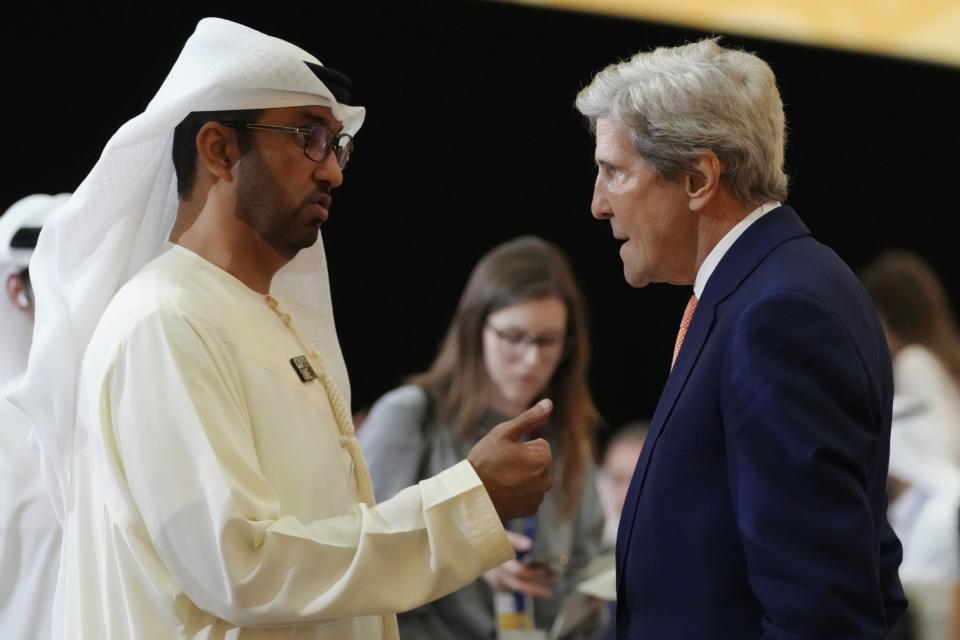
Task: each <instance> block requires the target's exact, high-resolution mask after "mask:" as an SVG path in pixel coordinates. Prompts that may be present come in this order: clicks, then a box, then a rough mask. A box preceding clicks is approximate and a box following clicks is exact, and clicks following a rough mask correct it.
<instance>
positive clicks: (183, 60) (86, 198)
mask: <svg viewBox="0 0 960 640" xmlns="http://www.w3.org/2000/svg"><path fill="white" fill-rule="evenodd" d="M307 62H310V63H312V64H314V65H320V62H319V60H317V59H316V58H315V57H313V56H312V55H310V54H309V53H307V52H305V51H303V50H302V49H300V48H299V47H296V46H294V45H292V44H290V43H288V42H284V41H283V40H279V39H277V38H272V37H270V36H267V35H264V34H262V33H259V32H257V31H254V30H253V29H249V28H247V27H244V26H242V25H239V24H235V23H232V22H228V21H226V20H220V19H217V18H206V19H204V20H201V21H200V23H199V24H198V25H197V29H196V31H195V32H194V34H193V35H192V36H191V37H190V39H189V40H187V43H186V44H185V45H184V48H183V51H182V52H181V53H180V57H179V58H178V59H177V61H176V63H175V64H174V66H173V69H171V71H170V74H169V75H168V76H167V78H166V80H165V81H164V83H163V86H161V87H160V90H159V91H158V92H157V95H156V96H155V97H154V98H153V100H152V101H151V102H150V104H149V105H148V106H147V109H146V111H144V112H143V113H142V114H140V115H139V116H137V117H136V118H134V119H133V120H130V121H129V122H127V123H126V124H124V125H123V126H122V127H120V129H119V130H118V131H117V133H116V134H114V136H113V137H112V138H111V139H110V141H109V142H108V143H107V146H106V148H105V149H104V151H103V154H102V155H101V156H100V160H99V161H98V162H97V164H96V166H94V168H93V170H92V171H91V172H90V174H89V175H88V176H87V178H86V179H85V180H84V181H83V183H82V184H81V185H80V187H79V188H78V189H77V191H76V193H75V194H74V195H73V197H72V198H70V200H69V201H68V202H67V203H66V204H65V205H64V206H63V207H62V208H61V209H60V210H59V211H58V212H57V213H56V215H54V216H53V218H51V220H50V221H49V222H48V223H47V225H46V226H45V227H44V229H43V231H42V233H41V234H40V240H39V243H38V245H37V249H36V253H35V255H34V258H33V262H32V263H31V278H32V280H33V284H34V291H35V292H36V303H37V308H36V329H35V334H34V335H35V338H34V344H33V350H32V352H31V354H30V363H29V367H28V369H27V375H26V381H25V383H24V384H23V385H22V386H21V387H20V389H19V390H18V391H17V392H15V393H14V395H13V401H14V403H15V404H17V405H18V406H20V407H21V408H22V409H23V411H24V413H26V414H27V415H28V416H29V417H30V420H31V422H32V425H33V428H34V430H35V431H36V433H37V435H38V436H39V440H40V443H41V450H42V457H43V472H44V478H45V480H46V483H47V486H48V489H49V490H50V493H51V497H52V499H53V503H54V509H55V510H56V512H57V516H58V517H59V518H60V519H61V522H63V521H64V516H65V514H66V512H67V511H69V509H70V504H69V496H70V481H71V479H70V475H71V465H72V455H73V436H74V428H75V418H76V416H75V405H76V391H77V382H78V374H79V370H80V361H81V358H82V356H83V352H84V350H85V349H86V346H87V343H88V342H89V340H90V337H91V335H92V333H93V330H94V328H95V327H96V325H97V323H98V321H99V320H100V317H101V315H102V314H103V311H104V309H105V308H106V306H107V304H108V303H109V302H110V300H111V299H112V298H113V296H114V294H115V293H116V292H117V290H118V289H120V287H121V286H122V285H123V284H124V283H126V282H127V281H128V280H129V279H130V278H131V277H133V276H134V275H135V274H136V273H137V272H138V271H139V270H140V269H141V268H142V267H143V266H144V265H145V264H146V263H147V262H149V261H150V260H152V259H153V258H154V257H156V256H157V255H159V254H160V253H161V252H162V250H163V248H164V243H165V242H166V240H167V237H168V235H169V232H170V229H171V227H172V225H173V221H174V218H175V216H176V211H177V205H178V200H177V193H176V177H175V174H174V168H173V161H172V159H171V152H172V144H173V130H174V128H175V127H176V125H177V124H179V123H180V122H181V121H182V120H183V119H184V117H186V116H187V115H188V114H189V113H191V112H194V111H221V110H240V109H264V108H278V107H292V106H302V105H321V106H326V107H329V108H330V109H331V110H332V112H333V115H334V116H335V117H336V118H337V119H338V120H340V122H342V123H343V130H344V131H346V132H347V133H350V134H355V133H356V132H357V130H358V129H359V128H360V125H361V124H362V123H363V118H364V114H365V111H364V109H363V108H362V107H353V106H348V105H345V104H341V103H339V102H337V100H336V98H335V97H334V94H333V93H332V92H331V91H330V90H329V89H328V88H327V87H326V86H325V85H324V83H323V82H321V81H320V79H319V78H318V77H317V75H316V74H315V73H314V71H313V70H311V69H310V67H308V66H307V64H306V63H307ZM272 293H273V295H275V296H276V297H278V298H280V299H281V300H282V301H283V303H284V305H285V306H286V307H288V308H291V311H292V314H293V316H294V317H295V318H298V320H299V323H300V325H301V326H302V327H303V329H304V332H305V333H306V334H307V337H308V338H309V339H310V340H311V341H312V342H313V344H314V345H315V346H316V347H317V350H318V351H319V353H320V355H321V357H322V358H323V359H324V362H325V364H326V366H327V369H328V370H329V372H330V374H331V375H332V376H333V378H334V380H335V381H336V382H337V384H338V385H339V386H340V388H341V389H342V390H343V392H344V394H346V395H347V398H346V400H347V402H349V385H348V381H347V372H346V367H345V365H344V363H343V356H342V354H341V352H340V346H339V342H338V340H337V335H336V330H335V328H334V324H333V310H332V308H331V302H330V285H329V281H328V279H327V268H326V257H325V254H324V250H323V243H322V242H317V243H316V244H315V245H314V246H313V247H311V248H310V249H307V250H304V251H301V252H300V254H299V255H298V256H297V257H296V258H295V259H294V260H292V261H291V262H290V263H289V264H288V265H287V266H285V267H284V268H283V269H281V270H280V271H279V272H278V273H277V275H276V276H275V277H274V279H273V287H272Z"/></svg>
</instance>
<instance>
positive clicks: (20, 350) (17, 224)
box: [0, 193, 70, 387]
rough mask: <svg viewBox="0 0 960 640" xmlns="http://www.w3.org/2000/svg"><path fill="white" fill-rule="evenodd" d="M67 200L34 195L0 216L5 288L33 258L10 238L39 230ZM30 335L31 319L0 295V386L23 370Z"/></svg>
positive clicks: (0, 263)
mask: <svg viewBox="0 0 960 640" xmlns="http://www.w3.org/2000/svg"><path fill="white" fill-rule="evenodd" d="M69 197H70V194H69V193H61V194H57V195H55V196H48V195H47V194H45V193H35V194H34V195H32V196H27V197H26V198H21V199H20V200H17V201H16V202H14V203H13V205H11V207H10V208H9V209H7V211H6V212H5V213H4V214H3V216H0V284H2V285H3V286H4V287H5V286H6V282H7V278H9V277H10V276H11V275H13V274H15V273H19V272H20V271H23V270H24V269H25V268H26V267H27V265H28V264H29V263H30V256H32V255H33V246H31V245H32V244H33V243H32V242H27V243H26V244H25V245H20V243H14V237H15V236H16V235H17V234H18V233H19V232H22V231H29V230H33V229H40V227H42V226H43V225H44V223H45V222H46V221H47V218H49V217H50V214H52V213H53V212H54V211H56V209H57V207H59V206H60V205H62V204H63V203H64V202H66V201H67V198H69ZM33 242H36V239H35V238H34V240H33ZM14 244H18V245H20V246H14ZM32 334H33V320H32V319H31V317H30V316H29V315H28V314H26V313H24V312H23V311H22V310H20V309H17V308H16V307H14V306H13V305H12V304H10V302H9V300H7V297H6V296H5V295H0V387H2V386H3V385H5V384H6V383H8V382H10V380H12V379H13V378H15V377H16V376H19V375H20V374H21V373H23V371H24V369H26V368H27V354H28V353H29V352H30V338H31V336H32Z"/></svg>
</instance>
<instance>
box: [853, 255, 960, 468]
mask: <svg viewBox="0 0 960 640" xmlns="http://www.w3.org/2000/svg"><path fill="white" fill-rule="evenodd" d="M862 279H863V282H864V285H865V286H866V287H867V291H869V292H870V297H871V298H873V301H874V304H875V305H876V306H877V310H878V312H879V313H880V319H881V321H882V322H883V326H884V330H885V331H886V334H887V342H888V344H889V345H890V353H891V355H892V357H893V379H894V388H895V389H896V393H897V395H898V396H902V397H906V398H912V399H913V400H914V401H917V402H919V403H920V404H921V405H922V406H924V407H925V411H927V412H928V413H929V414H930V420H929V422H930V425H931V428H930V429H929V431H928V432H927V434H926V436H925V437H927V438H930V439H931V442H930V443H929V446H930V447H931V448H935V449H942V450H943V451H945V452H947V453H948V455H949V457H950V458H951V459H952V460H953V461H954V462H955V463H956V464H960V332H958V330H957V321H956V317H955V316H954V312H953V308H952V307H951V303H950V299H949V297H948V296H947V292H946V289H945V288H944V286H943V284H942V283H941V282H940V278H939V277H937V274H936V273H935V272H934V270H933V268H931V266H930V265H929V264H927V263H926V262H925V261H924V260H923V259H922V258H920V257H919V256H918V255H916V254H914V253H911V252H908V251H889V252H885V253H883V254H881V255H880V256H879V257H877V259H876V260H874V261H873V262H871V263H870V264H868V265H867V266H866V267H865V268H864V269H863V272H862Z"/></svg>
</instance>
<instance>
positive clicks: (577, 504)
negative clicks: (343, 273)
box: [358, 237, 603, 640]
mask: <svg viewBox="0 0 960 640" xmlns="http://www.w3.org/2000/svg"><path fill="white" fill-rule="evenodd" d="M589 355H590V345H589V338H588V332H587V325H586V314H585V309H584V302H583V297H582V295H581V293H580V291H579V290H578V288H577V286H576V284H575V281H574V278H573V274H572V272H571V270H570V266H569V264H568V262H567V259H566V258H565V256H564V255H563V254H562V253H561V252H560V250H559V249H557V248H556V247H555V246H554V245H552V244H550V243H548V242H546V241H544V240H541V239H539V238H534V237H522V238H517V239H515V240H511V241H509V242H506V243H504V244H501V245H499V246H497V247H495V248H494V249H493V250H492V251H490V252H489V253H488V254H487V255H485V256H484V257H483V258H482V259H481V260H480V262H479V263H478V264H477V265H476V267H475V268H474V270H473V273H472V274H471V276H470V279H469V281H468V283H467V286H466V289H465V291H464V293H463V295H462V297H461V299H460V302H459V305H458V307H457V310H456V314H455V316H454V318H453V321H452V323H451V325H450V328H449V330H448V332H447V335H446V338H445V339H444V341H443V344H442V346H441V348H440V351H439V353H438V355H437V356H436V359H435V360H434V361H433V364H432V365H431V366H430V368H429V369H428V370H427V371H426V372H424V373H421V374H419V375H416V376H413V377H412V378H411V379H410V384H408V385H406V386H403V387H400V388H398V389H395V390H394V391H391V392H390V393H388V394H386V395H385V396H383V397H382V398H381V399H380V400H378V401H377V403H376V404H374V406H373V407H372V408H371V410H370V412H369V414H368V416H367V418H366V420H365V422H364V425H363V428H362V429H360V431H359V432H358V435H359V439H360V443H361V445H362V446H363V450H364V454H365V456H366V458H367V463H368V466H369V467H370V471H371V476H372V478H373V486H374V492H375V494H376V498H377V500H378V501H379V500H385V499H387V498H390V497H392V496H393V495H394V494H395V493H397V492H398V491H400V490H401V489H403V488H405V487H408V486H410V485H412V484H414V483H416V482H418V481H419V480H420V479H422V478H426V477H429V476H431V475H433V474H435V473H436V472H438V471H440V470H442V469H446V468H447V467H449V466H451V465H453V464H455V463H456V462H458V461H459V460H462V459H463V458H464V456H465V455H466V453H467V451H469V449H470V447H471V446H472V445H473V444H474V443H475V442H476V441H477V440H479V439H480V438H481V437H482V436H483V435H484V434H485V433H486V432H487V431H488V430H489V429H490V428H491V427H493V426H494V425H496V424H497V423H499V422H502V421H503V420H504V419H505V418H506V417H507V416H513V415H516V414H517V413H519V412H520V411H522V410H524V409H527V408H528V407H530V406H531V405H532V404H533V403H534V402H535V401H537V400H538V399H540V398H542V397H548V398H550V399H552V400H553V402H554V406H555V408H554V411H553V414H552V416H551V418H550V421H549V422H548V423H547V425H546V426H545V427H544V428H543V430H542V432H541V433H540V434H538V435H540V436H542V437H544V438H546V439H547V441H548V442H549V443H550V445H551V447H552V451H553V458H554V467H553V471H552V475H553V482H554V488H553V490H552V491H551V492H550V493H548V494H547V497H546V499H545V500H544V502H543V504H542V505H541V506H540V510H539V512H538V514H537V516H536V517H535V518H532V519H527V520H526V521H519V522H516V521H511V522H506V523H504V524H505V526H506V527H507V529H508V530H513V533H510V534H509V535H510V537H511V542H512V543H513V545H514V547H515V548H516V549H517V551H518V558H523V559H522V560H521V559H517V560H511V561H509V562H507V563H505V564H503V565H501V566H500V567H497V568H495V569H493V570H491V571H489V572H487V574H486V575H485V576H484V578H483V579H481V580H477V581H475V582H473V583H471V584H469V585H467V586H466V587H464V588H463V589H461V590H459V591H457V592H454V593H452V594H450V595H449V596H446V597H444V598H441V599H440V600H437V601H435V602H433V603H430V604H428V605H426V606H424V607H421V608H419V609H415V610H413V611H410V612H408V613H406V614H401V615H400V616H399V622H400V631H401V636H402V637H405V638H431V639H432V640H442V639H446V638H449V639H451V640H453V639H457V640H469V639H473V638H476V639H477V640H489V639H490V638H492V637H494V635H493V634H494V633H495V629H496V617H495V614H494V596H493V593H494V591H507V592H517V593H522V594H529V595H531V596H535V597H536V598H537V600H536V604H535V606H534V617H535V620H536V625H537V627H538V628H542V629H548V628H549V627H550V624H551V623H552V621H553V619H554V618H555V616H556V614H557V610H558V608H559V605H560V603H561V602H562V599H563V597H564V596H565V595H566V594H567V593H569V592H570V589H571V588H572V586H573V580H574V579H575V578H576V576H577V575H578V573H579V572H580V570H581V569H582V568H583V567H584V566H585V565H586V563H587V562H588V561H589V560H590V559H591V557H593V556H594V555H596V554H597V553H598V552H599V546H600V534H601V530H602V527H603V514H602V511H601V509H600V504H599V500H598V499H597V494H596V488H595V483H594V463H593V460H594V457H593V456H594V447H595V435H594V430H595V428H596V426H597V423H598V420H599V416H598V413H597V410H596V408H595V407H594V404H593V400H592V398H591V396H590V391H589V388H588V384H587V367H588V360H589Z"/></svg>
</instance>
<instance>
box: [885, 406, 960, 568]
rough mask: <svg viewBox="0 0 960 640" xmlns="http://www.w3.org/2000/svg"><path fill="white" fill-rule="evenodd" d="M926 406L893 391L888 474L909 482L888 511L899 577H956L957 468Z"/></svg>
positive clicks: (959, 557)
mask: <svg viewBox="0 0 960 640" xmlns="http://www.w3.org/2000/svg"><path fill="white" fill-rule="evenodd" d="M931 409H932V407H931V406H930V405H927V404H924V403H923V402H921V401H918V400H915V399H912V398H907V397H906V396H904V395H902V394H898V395H897V396H896V397H895V398H894V405H893V425H892V427H891V431H890V476H891V477H892V478H895V479H898V480H900V481H903V482H906V483H907V484H908V485H909V486H908V488H907V489H905V490H904V491H903V492H902V493H901V494H900V495H899V496H897V497H896V499H895V500H893V501H891V503H890V507H889V509H888V517H889V520H890V526H892V527H893V530H894V531H895V532H896V534H897V537H898V538H899V539H900V542H901V544H902V545H903V561H902V562H901V564H900V577H901V578H902V579H903V580H904V581H911V582H937V581H943V580H950V581H956V580H960V539H958V531H960V527H958V525H960V522H958V515H960V467H958V466H957V465H956V464H954V463H953V461H952V459H951V456H950V455H949V452H948V451H947V450H946V449H944V448H943V447H942V445H941V444H940V441H939V440H938V439H937V438H936V436H937V435H938V433H939V426H940V425H938V423H937V420H938V419H939V416H938V414H937V413H936V412H934V411H933V410H931Z"/></svg>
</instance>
